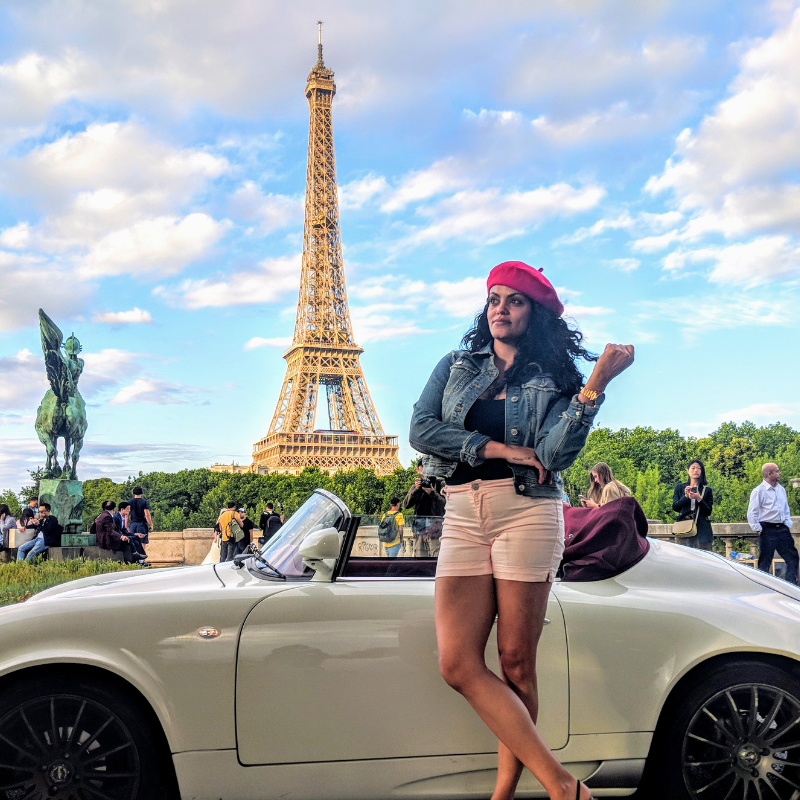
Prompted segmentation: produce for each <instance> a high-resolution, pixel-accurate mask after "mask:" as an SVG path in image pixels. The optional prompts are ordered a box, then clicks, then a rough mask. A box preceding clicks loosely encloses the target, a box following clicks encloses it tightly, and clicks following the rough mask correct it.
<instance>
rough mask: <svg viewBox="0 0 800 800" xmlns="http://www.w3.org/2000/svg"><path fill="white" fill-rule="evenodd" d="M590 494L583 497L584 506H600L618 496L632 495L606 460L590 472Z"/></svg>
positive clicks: (582, 503)
mask: <svg viewBox="0 0 800 800" xmlns="http://www.w3.org/2000/svg"><path fill="white" fill-rule="evenodd" d="M589 481H590V483H591V485H590V487H589V496H588V497H581V505H582V506H583V507H584V508H599V507H600V506H604V505H605V504H606V503H610V502H611V501H612V500H616V499H617V498H618V497H630V495H631V490H630V489H629V488H628V487H627V486H626V485H625V484H624V483H623V482H622V481H618V480H617V479H616V478H615V477H614V473H613V472H611V467H609V466H608V464H606V463H605V461H599V462H598V463H597V464H595V465H594V466H593V467H592V469H591V470H590V472H589Z"/></svg>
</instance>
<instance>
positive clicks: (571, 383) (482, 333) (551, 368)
mask: <svg viewBox="0 0 800 800" xmlns="http://www.w3.org/2000/svg"><path fill="white" fill-rule="evenodd" d="M488 311H489V301H488V300H487V301H486V305H485V306H484V307H483V311H481V313H480V314H478V315H477V316H476V317H475V322H474V323H473V325H472V327H471V328H470V329H469V330H468V331H467V332H466V333H465V334H464V338H463V339H462V340H461V346H462V347H463V348H464V349H465V350H469V351H470V352H471V353H475V352H477V351H478V350H480V349H481V348H483V347H485V346H486V345H487V344H489V343H490V342H492V341H494V337H493V336H492V334H491V333H490V332H489V316H488ZM579 359H582V360H584V361H597V359H598V356H596V355H595V354H594V353H590V352H589V351H588V350H587V349H586V348H585V347H584V346H583V334H582V333H581V332H580V331H579V330H578V329H577V328H570V326H569V325H567V323H566V322H565V321H564V320H563V319H562V318H561V317H559V316H557V315H556V313H555V312H554V311H551V310H550V309H549V308H547V307H545V306H543V305H542V304H541V303H537V302H536V301H535V300H531V315H530V317H529V319H528V327H527V328H526V330H525V333H524V334H523V335H522V336H521V337H520V339H519V341H518V342H517V356H516V358H515V359H514V363H513V365H512V367H511V369H510V370H508V372H507V373H506V374H505V377H504V382H505V383H521V382H522V381H524V380H526V379H527V378H528V377H530V376H532V375H534V374H536V372H537V371H538V370H537V369H536V367H537V366H538V367H539V368H540V369H541V371H542V372H545V373H547V374H548V375H550V377H552V379H553V380H554V381H555V384H556V386H557V387H558V388H559V390H560V391H562V392H563V393H564V394H575V393H576V392H577V391H578V390H579V389H580V388H581V386H583V376H582V375H581V372H580V370H579V369H578V367H577V364H576V362H577V361H578V360H579Z"/></svg>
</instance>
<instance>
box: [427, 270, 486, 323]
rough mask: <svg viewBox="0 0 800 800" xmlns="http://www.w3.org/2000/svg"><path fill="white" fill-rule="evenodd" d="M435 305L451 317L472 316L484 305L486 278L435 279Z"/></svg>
mask: <svg viewBox="0 0 800 800" xmlns="http://www.w3.org/2000/svg"><path fill="white" fill-rule="evenodd" d="M432 288H433V291H434V293H435V294H434V296H435V298H436V300H435V307H436V309H437V310H439V311H443V312H444V313H445V314H449V315H450V316H453V317H472V316H475V314H477V313H478V312H479V311H481V310H482V309H483V307H484V306H485V305H486V278H462V279H461V280H460V281H436V283H434V284H433V286H432Z"/></svg>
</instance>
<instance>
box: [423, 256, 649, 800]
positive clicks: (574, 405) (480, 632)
mask: <svg viewBox="0 0 800 800" xmlns="http://www.w3.org/2000/svg"><path fill="white" fill-rule="evenodd" d="M487 289H488V292H489V297H488V300H487V302H486V306H485V308H484V310H483V311H482V312H481V314H479V315H478V317H477V318H476V320H475V325H474V327H473V328H472V329H471V330H470V331H469V332H468V333H467V334H466V336H465V337H464V341H463V343H462V344H463V347H464V348H465V349H464V350H457V351H453V352H452V353H450V354H449V355H446V356H445V357H444V358H443V359H442V360H441V361H440V362H439V364H438V365H437V366H436V368H435V369H434V371H433V374H432V375H431V377H430V379H429V380H428V383H427V385H426V386H425V389H424V390H423V392H422V395H421V397H420V399H419V400H418V401H417V403H416V404H415V406H414V413H413V415H412V419H411V434H410V439H411V445H412V447H414V448H415V449H416V450H418V451H419V452H421V453H425V454H427V455H428V456H430V458H427V459H426V460H425V467H424V474H425V475H430V476H432V477H433V476H442V477H444V478H445V482H446V487H445V491H446V496H447V506H446V509H445V516H444V523H443V527H442V538H441V550H440V552H439V560H438V565H437V573H436V635H437V641H438V647H439V669H440V671H441V673H442V676H443V677H444V679H445V680H446V681H447V683H448V684H449V685H450V686H452V687H453V688H454V689H456V690H457V691H459V692H461V694H463V695H464V697H465V698H466V699H467V700H468V701H469V703H470V704H471V705H472V707H473V708H474V709H475V711H477V713H478V714H479V715H480V717H481V718H482V719H483V721H484V722H485V723H486V724H487V725H488V726H489V728H490V729H491V730H492V732H493V733H494V734H495V735H496V736H497V738H498V739H499V740H500V747H499V753H498V771H497V783H496V786H495V791H494V794H493V796H492V797H493V800H506V799H507V798H512V797H513V796H514V791H515V789H516V785H517V782H518V780H519V776H520V774H521V772H522V768H523V766H525V767H527V768H528V769H529V770H530V771H531V772H532V773H533V774H534V775H535V776H536V778H537V779H538V780H539V782H540V783H541V784H542V785H543V786H544V787H545V789H546V790H547V792H548V793H549V796H550V797H551V798H554V799H555V800H576V799H577V800H589V798H590V797H591V795H590V793H589V790H588V789H587V788H586V787H585V786H584V785H583V784H582V783H580V782H579V781H576V779H575V778H573V777H572V776H571V775H570V774H569V773H568V772H567V771H566V770H565V769H564V768H563V767H562V766H561V764H559V762H558V761H557V760H556V759H555V758H554V756H553V755H552V753H551V752H550V749H549V748H548V747H547V745H546V744H545V742H544V741H543V740H542V738H541V737H540V735H539V733H538V732H537V730H536V726H535V722H536V717H537V710H538V696H537V689H536V670H535V664H536V646H537V643H538V640H539V636H540V635H541V632H542V626H543V625H544V615H545V609H546V606H547V597H548V595H549V593H550V586H551V583H552V581H553V578H554V577H555V573H556V570H557V569H558V565H559V562H560V560H561V554H562V552H563V548H564V521H563V512H562V503H561V495H562V491H563V488H562V482H561V477H560V475H559V471H560V470H562V469H565V468H566V467H568V466H569V465H570V464H572V462H573V461H574V460H575V458H576V456H577V455H578V453H579V452H580V450H581V448H582V447H583V445H584V443H585V441H586V436H587V435H588V433H589V428H590V426H591V424H592V420H593V419H594V417H595V415H596V414H597V411H598V409H599V407H600V404H601V403H602V402H603V391H604V390H605V387H606V385H607V384H608V383H609V381H611V379H612V378H614V377H616V376H617V375H618V374H619V373H620V372H622V370H624V369H625V368H626V367H628V366H629V365H630V364H631V363H632V362H633V347H632V346H630V345H627V346H623V345H607V346H606V349H605V351H604V352H603V355H602V356H600V358H599V360H598V359H596V358H595V357H592V356H591V355H590V354H589V353H588V352H587V351H586V350H585V349H584V348H583V346H582V344H581V343H582V340H583V337H582V335H581V334H580V332H579V331H576V330H572V329H570V328H569V327H568V326H567V324H566V323H565V322H564V320H563V319H562V318H561V314H562V312H563V310H564V307H563V306H562V305H561V302H560V301H559V299H558V297H557V295H556V292H555V290H554V289H553V287H552V285H551V284H550V282H549V281H548V280H547V279H546V278H545V277H544V276H543V275H542V274H541V271H538V270H535V269H533V268H532V267H529V266H528V265H527V264H523V263H522V262H519V261H510V262H506V263H504V264H500V265H498V266H497V267H495V268H494V269H493V270H492V271H491V273H490V274H489V279H488V281H487ZM580 358H583V359H586V360H592V361H594V360H596V361H597V363H596V365H595V367H594V370H593V372H592V375H591V377H590V378H589V380H588V381H587V382H586V384H585V385H583V381H582V378H581V373H580V372H579V371H578V368H577V366H576V361H577V360H578V359H580ZM582 386H583V388H581V387H582ZM495 615H497V617H498V622H497V642H498V649H499V654H500V664H501V666H502V670H503V676H504V680H503V679H501V678H499V677H498V676H496V675H495V674H494V673H493V672H491V671H490V670H489V669H488V668H487V667H486V663H485V661H484V650H485V646H486V642H487V640H488V638H489V633H490V631H491V629H492V626H493V623H494V620H495Z"/></svg>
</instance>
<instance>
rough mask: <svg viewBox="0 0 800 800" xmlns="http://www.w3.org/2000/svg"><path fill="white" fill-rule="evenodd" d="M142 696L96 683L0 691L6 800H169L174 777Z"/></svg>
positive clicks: (1, 798) (0, 785)
mask: <svg viewBox="0 0 800 800" xmlns="http://www.w3.org/2000/svg"><path fill="white" fill-rule="evenodd" d="M158 739H159V737H158V736H154V731H153V730H152V725H151V724H150V722H149V721H148V719H147V716H146V715H145V714H143V713H142V712H141V710H140V709H139V708H137V704H136V702H135V699H134V698H132V697H128V696H126V694H125V693H124V692H122V693H120V692H116V691H114V690H113V689H112V688H110V687H104V686H98V685H96V684H95V685H92V684H91V683H90V682H88V681H80V680H78V681H74V680H70V681H66V682H64V681H62V680H54V679H53V678H48V679H45V680H44V681H39V680H36V681H23V682H21V683H19V684H17V685H15V686H13V687H11V688H9V689H6V690H5V691H3V692H2V693H0V800H28V798H42V800H46V799H47V798H53V800H84V798H85V800H92V799H93V798H97V800H101V799H102V798H106V800H111V799H112V798H113V800H144V798H147V800H157V799H158V800H161V799H162V798H163V799H164V800H166V798H168V797H170V796H172V794H173V792H172V788H171V787H174V779H173V776H172V775H171V774H170V770H169V768H168V767H167V764H166V760H165V757H164V753H163V752H160V749H159V748H158V747H157V745H156V742H157V741H158Z"/></svg>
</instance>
